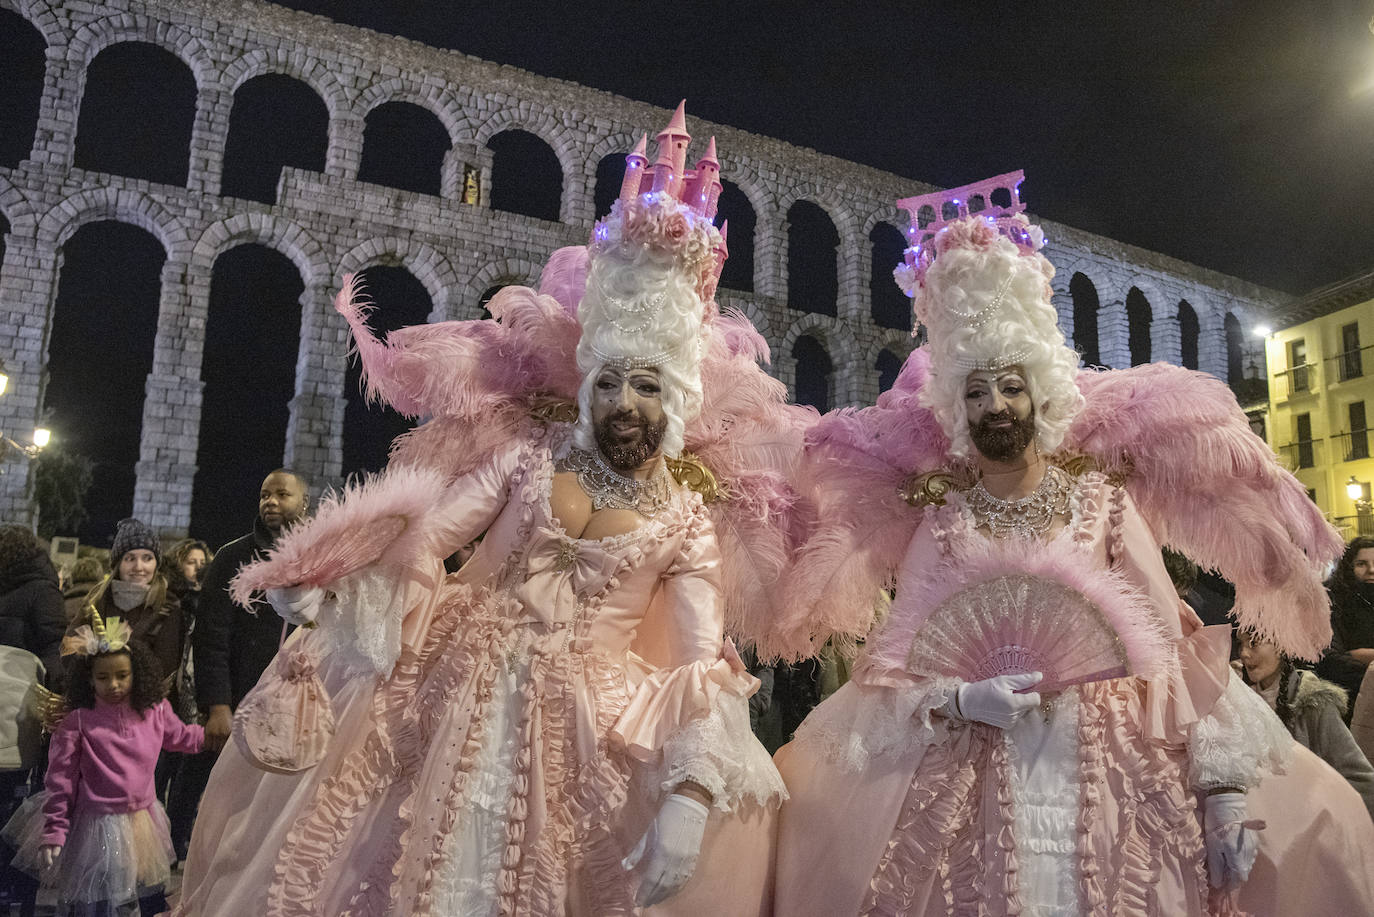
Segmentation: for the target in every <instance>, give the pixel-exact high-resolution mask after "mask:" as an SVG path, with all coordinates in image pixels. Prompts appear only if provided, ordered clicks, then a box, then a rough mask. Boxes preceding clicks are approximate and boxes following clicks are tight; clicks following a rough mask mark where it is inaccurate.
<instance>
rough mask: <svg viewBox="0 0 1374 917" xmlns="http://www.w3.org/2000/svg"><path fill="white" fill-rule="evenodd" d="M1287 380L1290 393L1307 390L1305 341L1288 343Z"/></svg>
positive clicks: (1299, 339) (1298, 340)
mask: <svg viewBox="0 0 1374 917" xmlns="http://www.w3.org/2000/svg"><path fill="white" fill-rule="evenodd" d="M1288 378H1289V381H1290V383H1291V388H1290V391H1291V392H1305V391H1307V390H1308V383H1309V381H1310V380H1309V379H1308V378H1307V341H1305V340H1303V339H1302V338H1298V339H1297V340H1296V341H1289V342H1288Z"/></svg>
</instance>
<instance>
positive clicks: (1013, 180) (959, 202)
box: [892, 169, 1045, 297]
mask: <svg viewBox="0 0 1374 917" xmlns="http://www.w3.org/2000/svg"><path fill="white" fill-rule="evenodd" d="M1025 179H1026V173H1025V171H1024V170H1022V169H1017V170H1016V171H1015V172H1007V173H1006V174H1004V175H997V176H994V177H993V178H985V179H983V180H982V181H977V182H973V183H972V184H968V185H961V186H960V187H958V188H949V189H946V190H944V191H933V192H931V193H930V194H919V195H916V196H915V197H907V198H902V199H901V200H899V201H898V202H897V206H898V207H900V208H901V209H902V210H905V211H906V212H907V213H908V214H909V215H910V219H911V225H910V226H909V227H908V228H907V231H906V235H907V247H906V250H905V251H904V252H903V263H902V264H899V265H898V266H897V269H896V270H894V271H893V272H892V275H893V277H894V278H895V279H896V281H897V285H898V286H899V287H901V288H902V292H904V293H906V295H907V296H909V297H915V295H916V290H917V289H918V288H919V287H921V286H923V285H924V283H925V274H926V271H927V269H929V268H930V265H931V264H932V263H933V262H934V261H935V257H936V255H938V254H939V253H940V252H941V251H943V249H944V246H943V245H942V241H943V240H942V239H941V234H942V232H943V231H944V230H945V228H946V227H947V226H949V225H950V224H951V223H955V222H957V221H959V220H963V219H966V218H967V217H970V216H982V217H983V219H984V220H986V221H987V222H988V224H989V225H991V226H993V227H995V228H996V229H997V231H998V232H999V233H1000V234H1001V235H1003V236H1006V237H1007V238H1008V239H1010V240H1011V241H1012V242H1013V243H1015V244H1016V246H1017V248H1019V249H1021V252H1022V254H1027V255H1029V254H1032V253H1034V252H1037V251H1039V250H1040V248H1041V246H1043V245H1044V244H1045V234H1044V233H1043V232H1041V231H1040V227H1038V226H1032V225H1031V224H1030V223H1029V221H1027V219H1026V218H1025V217H1024V216H1022V214H1023V212H1024V211H1025V209H1026V205H1025V204H1024V203H1022V201H1021V183H1022V182H1023V181H1025Z"/></svg>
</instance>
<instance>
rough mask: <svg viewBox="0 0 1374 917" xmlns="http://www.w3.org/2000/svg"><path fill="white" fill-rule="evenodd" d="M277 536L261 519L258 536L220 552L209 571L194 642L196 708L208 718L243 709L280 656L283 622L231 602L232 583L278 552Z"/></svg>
mask: <svg viewBox="0 0 1374 917" xmlns="http://www.w3.org/2000/svg"><path fill="white" fill-rule="evenodd" d="M275 537H276V536H275V535H274V534H273V532H272V530H271V529H269V528H268V527H267V526H266V525H264V524H263V522H262V520H261V519H257V520H255V521H254V524H253V531H252V532H251V533H250V534H247V535H244V536H243V537H242V538H239V539H237V540H235V541H231V542H229V543H228V544H227V545H225V546H224V547H222V548H220V549H219V550H218V551H216V552H215V559H214V560H212V561H210V565H209V566H208V567H206V568H205V584H204V585H203V586H202V587H201V590H200V605H199V607H198V608H197V610H196V627H195V631H194V632H193V633H192V636H191V640H192V645H193V652H194V658H195V664H196V702H197V703H198V704H199V706H200V709H201V712H202V713H208V712H209V710H210V708H211V707H212V706H215V705H218V704H228V705H229V706H230V707H237V706H238V705H239V701H241V700H243V696H244V695H245V694H247V693H248V692H249V690H251V689H252V687H253V686H254V685H255V684H257V683H258V679H259V678H261V677H262V673H263V671H264V670H265V669H266V668H267V666H268V664H269V663H271V661H272V658H273V657H274V656H276V655H277V647H278V646H279V645H280V644H281V638H282V620H281V618H279V617H278V616H277V613H276V612H275V611H273V610H272V606H271V605H268V604H267V603H266V602H263V601H254V602H253V604H252V606H251V608H244V607H243V606H241V605H237V604H235V603H234V600H233V599H231V598H229V581H230V580H231V579H233V578H234V575H235V574H236V573H238V572H239V567H242V566H243V565H244V564H247V563H251V562H252V561H255V560H257V559H259V558H260V557H262V556H263V555H264V554H266V553H267V552H268V551H270V550H271V549H272V542H273V541H274V539H275Z"/></svg>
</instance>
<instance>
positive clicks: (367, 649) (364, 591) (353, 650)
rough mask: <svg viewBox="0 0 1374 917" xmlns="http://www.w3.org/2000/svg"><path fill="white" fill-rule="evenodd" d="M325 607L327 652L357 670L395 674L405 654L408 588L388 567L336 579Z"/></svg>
mask: <svg viewBox="0 0 1374 917" xmlns="http://www.w3.org/2000/svg"><path fill="white" fill-rule="evenodd" d="M329 593H330V595H331V596H332V597H329V598H326V599H325V602H324V604H323V605H322V606H321V608H320V614H319V619H318V620H319V624H320V627H321V628H322V629H323V630H324V632H325V634H326V635H327V636H328V638H329V643H328V646H329V650H328V652H329V653H331V654H333V655H336V656H337V657H338V658H340V659H342V660H343V661H344V663H345V664H346V665H347V666H348V668H349V669H350V670H352V671H355V672H356V673H357V674H377V675H381V676H382V677H383V678H385V677H387V676H389V675H390V674H391V669H392V667H393V666H394V665H395V664H396V660H397V659H398V658H400V655H401V618H402V616H403V615H404V613H405V608H404V601H403V596H404V594H405V590H404V589H403V588H402V587H401V585H400V583H398V582H397V578H396V577H395V576H394V575H393V574H392V572H391V571H389V570H388V569H387V568H385V567H380V568H379V567H368V568H367V569H364V570H360V571H359V572H357V573H354V574H352V575H351V576H345V577H343V578H342V579H339V580H337V581H336V582H335V583H334V584H333V585H331V586H330V587H329Z"/></svg>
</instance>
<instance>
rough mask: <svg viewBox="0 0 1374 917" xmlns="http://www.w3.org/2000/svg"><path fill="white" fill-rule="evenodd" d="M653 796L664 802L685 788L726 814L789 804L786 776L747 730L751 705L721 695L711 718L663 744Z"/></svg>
mask: <svg viewBox="0 0 1374 917" xmlns="http://www.w3.org/2000/svg"><path fill="white" fill-rule="evenodd" d="M647 779H649V780H650V781H651V786H650V790H651V792H652V791H654V790H656V791H657V793H656V794H655V795H657V796H662V795H666V794H668V793H671V792H673V790H675V789H677V787H678V786H679V785H680V784H682V783H683V782H691V783H695V784H697V785H698V786H700V787H702V788H703V789H705V790H706V791H707V792H709V793H710V794H711V797H712V804H713V806H714V807H715V808H716V809H718V810H720V811H722V812H738V811H741V810H743V809H748V808H752V807H755V806H759V807H762V806H770V805H778V804H780V803H781V802H782V801H783V800H785V799H786V798H787V787H785V786H784V785H783V782H782V775H781V774H779V773H778V769H777V768H776V767H774V766H773V759H772V758H771V757H769V755H768V752H767V751H766V750H765V749H764V747H763V746H762V745H760V744H759V740H758V739H756V738H754V733H753V732H752V731H750V729H749V702H748V700H747V699H746V698H744V697H740V696H739V695H736V694H729V693H727V692H724V691H722V692H721V693H720V694H719V695H717V697H716V702H715V704H714V705H713V706H712V708H711V711H710V713H708V714H707V715H706V716H700V717H697V718H696V719H694V720H692V721H691V722H689V723H687V724H686V725H684V726H683V727H682V728H681V729H679V730H677V731H676V732H674V733H673V734H672V735H671V736H669V737H668V741H666V742H665V743H664V744H663V756H662V759H661V763H660V765H659V766H658V768H657V769H656V770H655V771H654V772H653V773H652V775H649V776H648V778H647Z"/></svg>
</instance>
